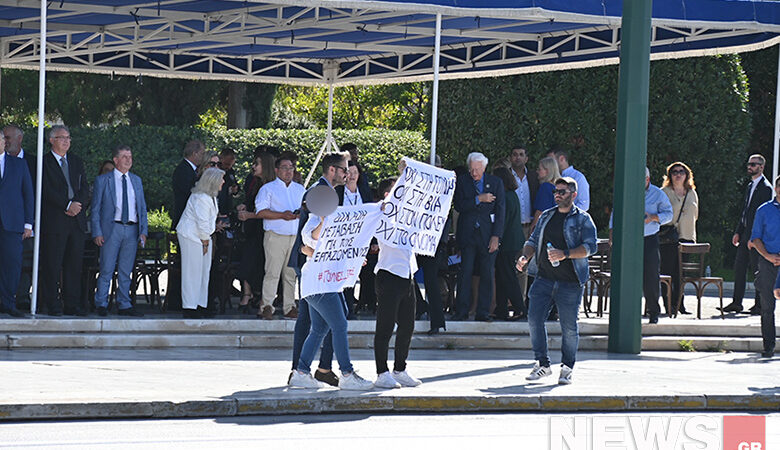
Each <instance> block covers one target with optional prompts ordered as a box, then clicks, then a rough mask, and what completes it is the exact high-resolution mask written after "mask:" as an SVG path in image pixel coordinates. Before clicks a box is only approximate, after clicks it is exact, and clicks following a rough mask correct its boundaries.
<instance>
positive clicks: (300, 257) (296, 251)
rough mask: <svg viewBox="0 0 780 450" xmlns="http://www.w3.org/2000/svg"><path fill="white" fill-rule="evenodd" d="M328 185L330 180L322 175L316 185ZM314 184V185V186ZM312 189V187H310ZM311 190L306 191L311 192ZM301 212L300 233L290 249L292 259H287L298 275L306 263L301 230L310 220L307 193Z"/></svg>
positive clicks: (299, 216)
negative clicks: (302, 248)
mask: <svg viewBox="0 0 780 450" xmlns="http://www.w3.org/2000/svg"><path fill="white" fill-rule="evenodd" d="M323 184H324V185H327V184H328V182H327V181H325V179H324V178H322V177H320V180H319V181H318V182H317V184H315V185H314V186H321V185H323ZM314 186H312V187H314ZM309 190H311V188H309ZM309 190H307V191H306V193H307V194H308V193H309ZM299 212H300V214H299V215H298V234H297V235H296V236H295V242H294V243H293V246H292V250H291V251H290V260H289V261H287V266H288V267H292V268H293V269H295V271H296V273H297V274H298V276H300V275H301V272H300V270H301V267H303V265H304V264H305V263H306V255H304V254H303V253H301V247H302V246H303V238H302V237H301V231H302V230H303V226H304V225H306V221H308V220H309V209H308V208H307V207H306V194H304V195H303V204H302V205H301V209H300V211H299Z"/></svg>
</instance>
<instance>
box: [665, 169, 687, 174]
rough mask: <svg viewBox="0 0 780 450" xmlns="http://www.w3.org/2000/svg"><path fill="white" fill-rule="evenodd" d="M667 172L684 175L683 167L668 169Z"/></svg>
mask: <svg viewBox="0 0 780 450" xmlns="http://www.w3.org/2000/svg"><path fill="white" fill-rule="evenodd" d="M669 173H671V174H672V175H685V170H684V169H675V170H672V171H670V172H669Z"/></svg>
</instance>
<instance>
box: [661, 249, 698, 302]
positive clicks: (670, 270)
mask: <svg viewBox="0 0 780 450" xmlns="http://www.w3.org/2000/svg"><path fill="white" fill-rule="evenodd" d="M680 242H686V243H691V242H693V241H689V240H687V239H680ZM659 248H660V253H661V273H662V274H663V275H669V276H670V277H672V301H671V304H672V308H676V305H677V299H678V298H679V295H680V260H679V259H678V258H679V256H678V251H679V248H680V244H679V243H677V242H675V243H672V244H659ZM661 296H662V297H663V299H664V305H665V304H666V301H665V300H666V290H663V291H661ZM679 309H680V311H685V305H684V304H683V299H680V307H679ZM666 312H667V313H668V314H671V311H666Z"/></svg>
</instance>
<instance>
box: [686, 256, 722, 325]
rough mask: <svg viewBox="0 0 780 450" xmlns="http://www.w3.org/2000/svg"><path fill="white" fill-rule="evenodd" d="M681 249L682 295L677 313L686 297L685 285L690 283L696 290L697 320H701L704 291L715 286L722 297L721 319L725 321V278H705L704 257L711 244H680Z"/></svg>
mask: <svg viewBox="0 0 780 450" xmlns="http://www.w3.org/2000/svg"><path fill="white" fill-rule="evenodd" d="M679 248H680V251H679V253H678V256H677V257H678V261H679V264H680V295H679V296H678V297H677V305H676V307H675V311H677V309H679V308H680V303H681V302H682V298H683V296H684V295H685V293H684V291H685V285H686V284H687V283H690V284H692V285H693V286H694V287H695V288H696V300H697V302H698V303H697V305H696V318H697V319H701V298H702V297H703V296H704V289H705V288H706V287H707V286H709V285H711V284H714V285H716V286H718V294H719V295H720V318H721V319H725V316H724V315H723V278H720V277H705V276H704V267H705V265H704V257H705V256H706V255H707V253H709V251H710V244H708V243H706V242H705V243H697V244H687V243H680V247H679ZM685 255H690V258H686V256H685Z"/></svg>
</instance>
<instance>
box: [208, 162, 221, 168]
mask: <svg viewBox="0 0 780 450" xmlns="http://www.w3.org/2000/svg"><path fill="white" fill-rule="evenodd" d="M217 164H219V163H217V162H214V161H209V164H208V166H209V167H217Z"/></svg>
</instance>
